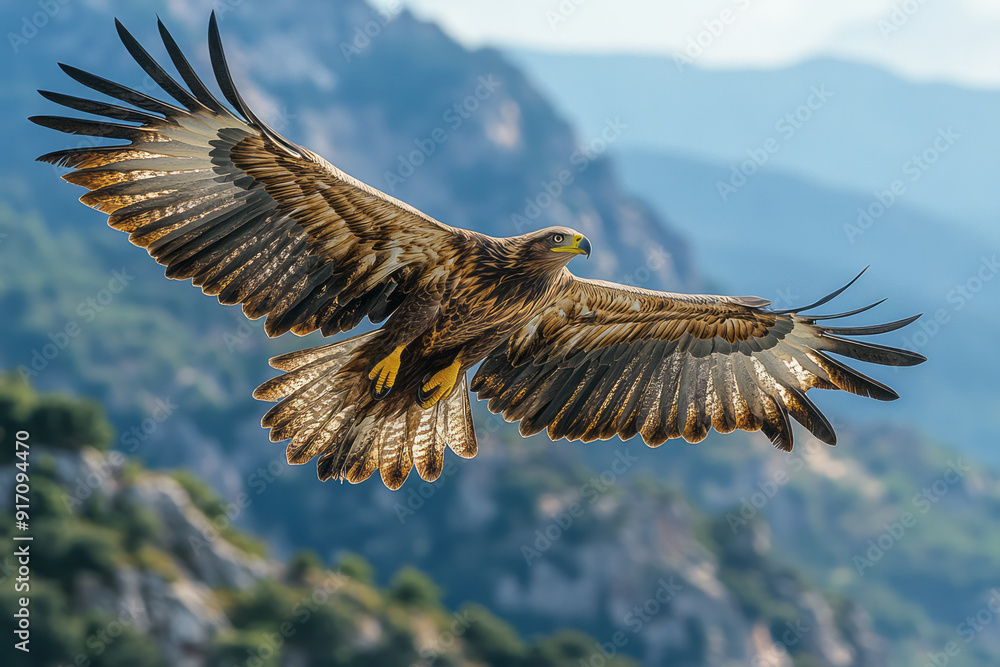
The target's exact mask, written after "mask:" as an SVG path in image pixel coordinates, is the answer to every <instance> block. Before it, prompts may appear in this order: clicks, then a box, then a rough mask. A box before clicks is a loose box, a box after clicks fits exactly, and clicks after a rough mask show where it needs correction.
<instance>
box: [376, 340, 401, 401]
mask: <svg viewBox="0 0 1000 667" xmlns="http://www.w3.org/2000/svg"><path fill="white" fill-rule="evenodd" d="M404 347H406V346H405V345H401V346H399V347H397V348H396V349H395V350H393V351H392V353H391V354H390V355H389V356H388V357H386V358H385V359H383V360H382V361H380V362H378V363H377V364H375V368H373V369H372V370H371V372H370V373H369V374H368V379H369V380H375V394H376V395H384V394H383V389H384V390H385V393H388V392H389V390H390V389H392V385H393V384H394V383H395V382H396V375H398V374H399V364H400V358H401V356H402V354H403V348H404Z"/></svg>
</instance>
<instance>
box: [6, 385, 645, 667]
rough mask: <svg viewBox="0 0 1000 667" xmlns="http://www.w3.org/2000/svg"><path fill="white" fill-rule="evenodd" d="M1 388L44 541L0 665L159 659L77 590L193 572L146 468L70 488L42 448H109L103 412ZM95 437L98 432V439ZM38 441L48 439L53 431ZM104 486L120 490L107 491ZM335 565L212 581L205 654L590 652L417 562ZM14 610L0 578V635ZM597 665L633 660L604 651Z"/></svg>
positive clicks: (121, 618)
mask: <svg viewBox="0 0 1000 667" xmlns="http://www.w3.org/2000/svg"><path fill="white" fill-rule="evenodd" d="M0 396H2V397H3V398H2V399H0V404H2V405H3V406H4V409H3V411H2V412H0V429H6V430H7V432H10V429H11V428H15V429H17V428H29V427H27V426H23V425H24V424H28V423H30V424H31V426H30V428H31V429H32V442H33V447H34V449H33V450H32V456H33V458H32V459H31V465H30V467H29V471H30V477H31V499H32V513H31V526H32V528H31V530H32V534H33V536H34V537H35V540H36V542H35V544H38V545H44V548H38V549H36V550H34V551H33V556H32V561H31V567H32V576H31V589H30V596H31V619H32V625H31V630H32V636H31V649H32V650H31V653H30V654H29V653H21V652H15V654H14V655H13V657H12V659H11V660H10V661H8V662H5V663H4V664H5V665H11V666H12V667H21V666H22V665H23V666H25V667H27V666H28V665H30V666H31V667H55V666H56V665H63V664H81V662H80V661H87V664H89V665H94V666H96V667H125V666H132V665H141V666H142V667H160V666H164V667H165V665H166V664H167V660H166V658H165V657H164V655H163V653H162V650H161V646H160V645H158V644H157V642H156V641H155V640H154V639H153V638H152V637H151V636H149V635H148V634H145V633H144V632H142V631H141V630H140V629H139V626H140V624H139V622H138V619H136V618H133V617H132V616H130V615H128V614H124V612H123V613H122V614H118V615H117V616H116V615H113V614H109V613H108V612H107V611H104V610H102V609H103V608H102V609H98V608H95V607H93V604H94V601H93V600H91V599H90V598H89V597H87V596H83V597H81V593H80V591H81V588H80V586H81V582H82V581H84V580H86V581H88V582H89V583H87V584H86V586H88V587H93V586H98V587H100V588H101V589H102V590H103V591H105V593H104V594H103V595H104V599H105V601H107V600H108V599H112V600H113V599H114V597H113V596H114V595H115V592H116V591H118V589H119V587H120V585H121V584H120V581H119V576H120V574H121V571H122V569H123V568H125V567H127V568H134V569H135V570H136V571H138V572H140V573H145V574H144V576H148V577H153V578H154V579H158V580H160V581H161V582H164V583H169V582H174V581H179V580H181V579H183V578H190V577H191V574H190V573H189V572H188V571H187V569H186V567H185V565H184V562H183V559H182V558H180V557H179V556H178V555H177V554H174V553H172V552H171V549H170V546H169V545H168V544H167V543H166V539H165V528H164V524H163V520H162V519H161V517H160V516H159V515H158V514H156V513H155V512H154V511H153V510H151V509H150V508H149V507H146V506H144V505H142V504H140V503H139V502H138V501H137V500H136V499H135V498H136V496H135V494H130V493H128V487H129V486H130V485H133V484H142V483H143V482H144V480H147V479H149V478H150V476H151V475H153V474H154V473H147V472H145V471H144V470H142V468H141V466H139V465H137V464H136V463H135V462H130V464H129V465H127V466H126V465H124V464H122V465H120V466H119V470H118V471H115V470H105V471H104V472H103V473H102V474H103V475H104V476H105V477H104V478H103V479H102V484H98V485H91V486H86V487H83V488H73V486H72V481H70V480H66V479H63V478H62V477H61V475H62V474H64V473H61V472H60V466H59V465H56V463H55V460H54V458H53V457H54V456H56V455H58V456H65V454H61V453H58V452H59V450H62V449H75V450H81V449H82V447H84V446H85V445H87V444H94V445H98V446H102V447H107V445H108V442H109V440H110V436H109V435H108V433H109V429H108V428H107V421H106V419H105V418H104V416H103V414H102V413H101V412H100V410H97V409H94V405H93V404H92V403H90V402H87V401H82V400H76V399H73V398H69V397H58V398H57V399H53V398H52V397H47V396H39V395H36V394H35V393H34V392H33V391H32V390H30V389H29V388H28V387H27V386H25V385H23V384H21V383H20V382H19V381H15V382H7V383H5V384H0ZM50 413H52V414H58V415H72V417H70V418H69V419H70V421H66V422H59V421H52V422H51V423H55V424H67V423H72V424H73V425H74V426H75V427H78V428H79V430H78V431H77V432H78V433H83V434H90V435H88V436H87V438H88V439H87V441H86V442H82V441H76V440H65V441H62V443H55V442H53V443H52V444H49V443H50V442H52V441H48V440H46V441H45V444H46V445H48V447H49V448H48V449H45V445H42V443H41V438H39V437H37V436H36V434H37V433H39V432H41V427H40V426H38V424H46V423H50V422H49V421H47V420H46V415H47V414H50ZM29 420H33V421H29ZM95 434H103V436H102V437H103V439H96V435H95ZM48 437H51V438H57V437H58V434H57V431H53V432H52V433H51V434H50V435H49V436H48ZM46 452H53V453H52V454H48V453H46ZM95 456H96V454H95ZM105 465H110V464H107V463H105ZM63 467H64V466H63ZM11 470H13V468H12V467H8V468H7V471H8V472H10V471H11ZM126 473H127V474H126ZM172 477H173V478H174V479H175V480H177V481H178V483H179V484H181V486H182V487H183V488H184V489H185V490H186V491H187V493H188V496H189V498H190V500H191V503H192V505H193V506H194V507H195V508H197V509H198V510H200V511H202V512H204V513H205V514H206V517H207V518H210V519H211V518H218V517H224V516H225V504H224V503H223V502H222V501H221V500H220V499H219V498H218V497H217V496H216V495H215V494H214V493H213V492H212V491H211V490H210V489H209V488H208V487H207V486H206V485H205V484H204V483H203V482H201V481H200V480H199V479H198V478H197V477H195V476H194V475H192V474H190V473H187V472H175V473H174V474H173V475H172ZM104 482H108V483H110V484H112V485H122V488H120V489H118V490H117V491H115V492H110V491H109V490H108V488H105V486H104ZM214 523H215V524H216V525H218V524H219V522H218V521H216V522H214ZM14 532H15V527H14V525H13V518H12V517H11V513H10V512H3V513H2V515H0V540H4V541H8V542H9V541H10V538H11V537H12V535H13V533H14ZM220 534H221V536H222V537H223V539H226V540H234V539H236V541H237V542H241V543H246V542H248V541H252V542H253V543H254V544H259V543H257V542H256V541H255V540H253V539H252V538H249V537H247V536H245V535H244V534H243V533H241V532H239V531H236V530H235V529H231V528H227V529H226V530H223V531H220ZM237 546H239V545H237ZM262 548H263V547H258V548H257V549H255V551H258V550H260V549H262ZM338 567H339V571H335V570H331V569H328V568H327V567H326V566H325V565H324V564H323V563H322V561H321V560H320V559H319V558H318V557H317V556H316V555H315V553H313V552H310V551H303V552H299V553H297V554H296V555H295V556H294V557H293V558H292V559H290V561H289V563H288V565H287V566H286V567H285V569H284V573H283V575H282V576H281V577H278V578H264V579H260V580H258V581H257V582H256V583H255V584H254V585H253V586H251V587H249V588H246V589H241V590H236V589H221V588H220V589H216V590H215V591H214V592H213V595H214V598H215V600H216V604H218V605H219V607H220V608H221V609H222V610H223V612H224V613H225V615H226V618H227V619H228V624H230V625H231V628H229V629H224V630H220V631H217V632H216V633H215V634H214V635H213V636H212V638H211V642H210V645H209V646H207V647H206V648H207V652H208V664H210V665H232V664H244V663H247V662H248V661H252V664H256V665H261V666H267V667H278V665H280V664H282V661H283V660H284V659H285V658H286V657H290V656H295V657H296V658H297V659H298V660H300V661H304V662H305V663H306V664H323V665H330V666H332V667H338V666H343V667H362V666H364V665H372V664H378V665H386V666H388V667H393V666H396V665H410V664H413V663H416V662H418V661H420V660H424V661H426V664H428V665H431V664H433V665H455V666H458V665H465V664H469V663H470V662H471V661H479V662H486V663H487V664H490V665H494V666H496V667H575V666H576V665H577V664H578V663H579V660H580V659H582V658H586V657H589V656H590V655H591V653H592V652H593V647H594V644H595V641H594V640H593V639H592V638H590V637H587V636H586V635H582V634H580V633H575V632H567V633H561V634H557V635H554V636H550V637H540V638H537V639H535V640H534V641H533V642H531V643H526V642H524V641H523V640H522V639H520V638H519V637H518V635H517V633H516V632H515V631H514V630H513V628H511V626H509V625H508V624H506V623H505V622H503V621H501V620H500V619H498V618H496V617H495V616H493V615H492V614H491V613H490V612H489V611H487V610H486V609H485V608H483V607H481V606H479V605H466V606H464V607H462V608H461V609H460V610H459V611H458V612H451V611H449V610H448V609H446V608H445V607H444V606H443V605H442V603H441V591H440V589H439V588H438V586H437V585H436V584H435V583H434V582H433V581H432V580H431V579H430V578H428V577H427V575H425V574H423V573H421V572H420V571H418V570H416V569H414V568H403V569H401V570H400V571H399V572H397V573H396V575H395V576H394V577H393V579H392V581H391V583H390V584H389V586H388V587H387V588H386V589H385V590H380V589H378V588H376V587H375V586H374V580H375V576H374V571H373V568H372V567H371V565H370V564H368V563H367V561H365V560H364V559H363V558H362V557H361V556H359V555H357V554H349V553H345V554H342V555H341V557H340V558H339V560H338ZM108 595H111V596H112V597H111V598H108V597H107V596H108ZM17 608H18V601H17V594H15V592H14V591H13V590H12V588H11V587H6V586H5V587H3V588H2V590H0V615H2V619H0V632H4V633H6V634H7V636H12V633H13V630H14V629H15V627H16V624H15V619H14V617H13V614H14V612H15V610H16V609H17ZM607 664H608V665H610V666H611V667H627V666H628V665H633V664H634V663H633V662H631V661H629V660H625V659H615V660H612V661H609V662H608V663H607Z"/></svg>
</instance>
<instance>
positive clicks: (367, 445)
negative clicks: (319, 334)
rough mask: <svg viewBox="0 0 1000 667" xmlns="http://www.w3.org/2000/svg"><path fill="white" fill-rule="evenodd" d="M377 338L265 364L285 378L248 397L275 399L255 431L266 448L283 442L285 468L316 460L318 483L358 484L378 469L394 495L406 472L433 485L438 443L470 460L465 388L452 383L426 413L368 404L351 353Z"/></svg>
mask: <svg viewBox="0 0 1000 667" xmlns="http://www.w3.org/2000/svg"><path fill="white" fill-rule="evenodd" d="M377 333H378V332H372V333H367V334H362V335H361V336H355V337H354V338H350V339H348V340H345V341H342V342H340V343H334V344H332V345H323V346H320V347H314V348H310V349H307V350H301V351H298V352H293V353H290V354H285V355H282V356H279V357H274V358H273V359H271V361H270V363H271V365H272V366H274V367H275V368H278V369H280V370H283V371H286V372H285V374H283V375H279V376H278V377H276V378H272V379H271V380H268V381H267V382H265V383H263V384H262V385H260V386H259V387H257V389H256V390H255V391H254V394H253V395H254V398H258V399H261V400H267V401H280V402H279V403H278V404H277V405H275V406H274V407H273V408H271V410H269V411H268V412H267V414H265V415H264V418H263V419H262V420H261V425H262V426H263V427H265V428H270V429H271V434H270V438H271V440H272V441H273V442H277V441H280V440H287V439H289V438H291V442H290V443H288V447H287V449H286V452H285V453H286V456H287V458H288V462H289V463H291V464H301V463H306V462H308V461H310V460H312V459H313V458H315V457H317V456H318V457H319V461H318V462H317V474H318V475H319V478H320V479H321V480H323V481H326V480H327V479H330V478H331V477H333V478H336V479H342V480H343V479H346V480H348V481H349V482H351V483H358V482H362V481H364V480H366V479H368V477H370V476H371V475H372V473H374V472H375V470H380V472H381V476H382V481H383V482H384V483H385V485H386V486H387V487H389V488H390V489H398V488H399V487H400V486H402V484H403V482H404V481H405V480H406V478H407V476H408V475H409V473H410V470H411V469H412V468H414V467H416V469H417V473H419V475H420V477H421V478H423V479H425V480H427V481H433V480H435V479H437V478H438V477H439V476H440V475H441V471H442V469H443V466H444V448H445V445H446V444H447V445H448V446H450V447H451V449H452V450H453V451H454V452H455V453H456V454H458V455H459V456H462V457H464V458H471V457H473V456H475V455H476V451H477V444H476V434H475V430H474V428H473V425H472V411H471V405H470V403H469V390H468V384H467V382H466V379H465V377H462V378H460V381H459V383H458V384H457V386H456V387H455V390H454V391H453V392H452V393H451V395H450V396H449V397H448V398H446V399H444V400H442V401H439V402H438V403H437V404H435V405H434V407H432V408H430V409H428V410H423V409H421V408H420V406H418V405H417V404H416V402H415V398H416V397H413V400H412V402H411V403H410V404H409V405H408V406H407V407H406V408H405V409H402V410H398V409H397V410H395V411H393V412H388V413H387V412H386V409H387V407H388V405H387V403H386V402H376V401H373V400H372V399H371V398H370V396H369V394H368V392H367V386H368V378H367V367H366V366H365V365H364V364H362V363H360V362H359V359H358V358H357V355H355V354H354V352H355V351H356V350H357V348H358V347H359V346H360V345H362V344H363V343H365V342H367V341H369V340H371V339H372V338H373V337H374V336H376V335H377Z"/></svg>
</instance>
